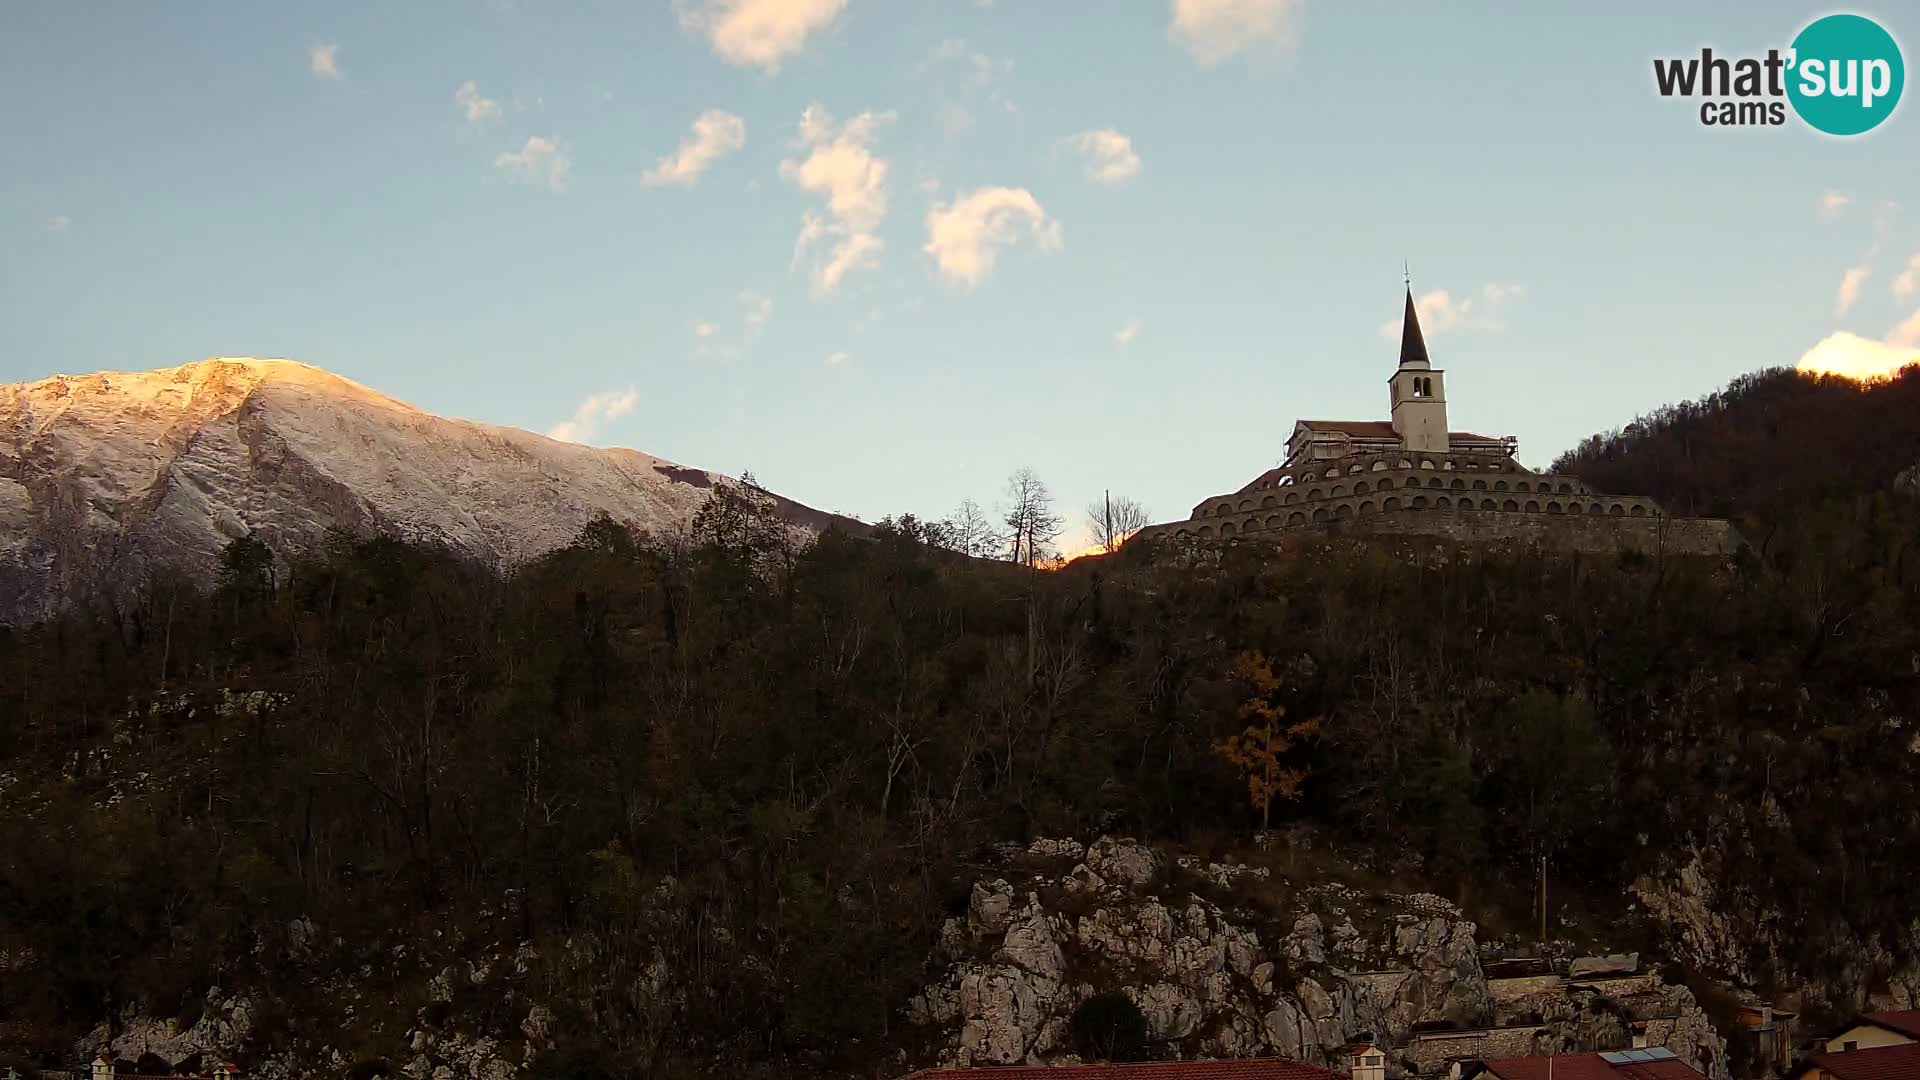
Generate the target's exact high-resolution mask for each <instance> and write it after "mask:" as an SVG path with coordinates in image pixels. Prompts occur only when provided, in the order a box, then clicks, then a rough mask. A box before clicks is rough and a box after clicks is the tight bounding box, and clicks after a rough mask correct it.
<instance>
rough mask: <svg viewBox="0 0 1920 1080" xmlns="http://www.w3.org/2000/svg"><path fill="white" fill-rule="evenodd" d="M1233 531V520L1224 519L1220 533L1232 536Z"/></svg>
mask: <svg viewBox="0 0 1920 1080" xmlns="http://www.w3.org/2000/svg"><path fill="white" fill-rule="evenodd" d="M1233 532H1234V530H1233V522H1231V521H1223V522H1221V523H1220V535H1221V536H1232V535H1233Z"/></svg>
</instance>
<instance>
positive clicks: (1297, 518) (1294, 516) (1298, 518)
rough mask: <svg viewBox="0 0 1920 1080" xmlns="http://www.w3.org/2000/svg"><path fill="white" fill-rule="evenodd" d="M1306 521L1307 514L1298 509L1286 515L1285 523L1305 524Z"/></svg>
mask: <svg viewBox="0 0 1920 1080" xmlns="http://www.w3.org/2000/svg"><path fill="white" fill-rule="evenodd" d="M1306 523H1307V515H1305V514H1303V513H1301V512H1300V511H1298V510H1295V511H1294V512H1293V513H1291V514H1288V515H1287V524H1289V525H1305V524H1306Z"/></svg>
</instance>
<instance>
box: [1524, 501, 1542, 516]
mask: <svg viewBox="0 0 1920 1080" xmlns="http://www.w3.org/2000/svg"><path fill="white" fill-rule="evenodd" d="M1539 512H1540V500H1539V499H1528V500H1527V513H1529V514H1537V513H1539Z"/></svg>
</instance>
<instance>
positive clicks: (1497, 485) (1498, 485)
mask: <svg viewBox="0 0 1920 1080" xmlns="http://www.w3.org/2000/svg"><path fill="white" fill-rule="evenodd" d="M1493 490H1495V491H1505V490H1507V482H1506V481H1505V480H1495V481H1494V482H1493Z"/></svg>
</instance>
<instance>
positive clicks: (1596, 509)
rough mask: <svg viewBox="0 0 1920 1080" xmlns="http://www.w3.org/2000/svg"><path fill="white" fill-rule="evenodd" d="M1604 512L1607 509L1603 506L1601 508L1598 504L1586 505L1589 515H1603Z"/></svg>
mask: <svg viewBox="0 0 1920 1080" xmlns="http://www.w3.org/2000/svg"><path fill="white" fill-rule="evenodd" d="M1606 512H1607V508H1606V507H1604V506H1601V505H1600V504H1599V503H1588V504H1587V513H1589V514H1604V513H1606Z"/></svg>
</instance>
